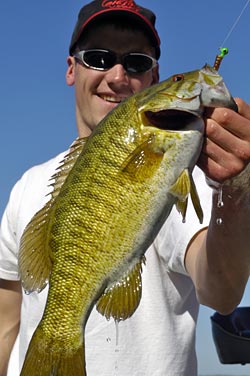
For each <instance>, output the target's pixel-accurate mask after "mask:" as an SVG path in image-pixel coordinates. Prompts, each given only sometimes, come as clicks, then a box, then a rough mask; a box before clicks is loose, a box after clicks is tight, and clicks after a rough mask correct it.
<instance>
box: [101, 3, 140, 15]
mask: <svg viewBox="0 0 250 376" xmlns="http://www.w3.org/2000/svg"><path fill="white" fill-rule="evenodd" d="M102 7H103V8H126V9H132V10H134V11H135V12H139V10H140V7H138V6H137V5H136V4H135V3H134V1H133V0H103V2H102Z"/></svg>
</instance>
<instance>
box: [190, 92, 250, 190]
mask: <svg viewBox="0 0 250 376" xmlns="http://www.w3.org/2000/svg"><path fill="white" fill-rule="evenodd" d="M235 101H236V103H237V105H238V113H236V112H234V111H233V110H230V109H227V108H215V109H210V110H209V111H207V113H206V114H205V140H204V145H203V148H202V152H201V155H200V158H199V160H198V163H197V164H198V166H199V167H200V168H201V169H202V170H203V171H204V173H205V175H206V176H207V177H209V178H210V179H212V180H215V181H217V182H220V183H222V182H224V181H225V180H226V179H229V178H232V177H233V176H236V175H238V174H239V173H240V172H241V171H242V170H243V169H244V168H245V167H246V165H247V164H248V163H249V162H250V105H248V104H247V103H245V102H244V101H243V100H242V99H239V98H237V99H235Z"/></svg>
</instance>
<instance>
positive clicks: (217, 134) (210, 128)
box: [204, 119, 250, 161]
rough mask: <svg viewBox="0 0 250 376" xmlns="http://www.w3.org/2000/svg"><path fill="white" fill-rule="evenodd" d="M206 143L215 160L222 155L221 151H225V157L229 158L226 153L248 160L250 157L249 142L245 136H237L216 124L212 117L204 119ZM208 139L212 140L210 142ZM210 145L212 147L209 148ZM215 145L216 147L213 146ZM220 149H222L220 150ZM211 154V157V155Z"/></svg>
mask: <svg viewBox="0 0 250 376" xmlns="http://www.w3.org/2000/svg"><path fill="white" fill-rule="evenodd" d="M205 127H206V143H205V144H204V145H207V147H208V149H209V151H207V152H208V153H209V152H210V153H212V154H213V155H217V154H218V155H217V158H216V159H217V160H218V159H219V158H222V157H223V151H224V152H227V153H224V154H226V157H228V158H229V156H228V154H232V155H233V156H235V157H237V158H240V159H242V160H244V161H249V157H250V143H249V141H248V140H247V139H246V138H239V136H238V135H237V136H236V135H235V134H234V133H232V132H230V131H229V130H228V128H227V127H226V128H224V127H223V126H221V124H218V123H217V122H215V121H214V120H212V119H207V120H206V125H205ZM209 141H212V143H210V142H209ZM211 145H213V149H216V150H211ZM215 146H217V148H216V147H215ZM220 149H222V150H221V151H220ZM212 154H211V157H212Z"/></svg>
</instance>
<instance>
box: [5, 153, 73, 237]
mask: <svg viewBox="0 0 250 376" xmlns="http://www.w3.org/2000/svg"><path fill="white" fill-rule="evenodd" d="M65 154H66V152H63V153H60V154H59V155H57V156H56V157H54V158H52V159H50V160H48V161H47V162H45V163H41V164H39V165H36V166H33V167H31V168H30V169H28V170H27V171H26V172H25V173H24V174H23V175H22V177H21V178H20V179H19V180H18V181H17V183H16V184H15V185H14V187H13V189H12V191H11V194H10V198H9V202H8V204H7V207H6V211H5V215H6V216H7V218H8V220H9V222H11V223H13V224H15V233H16V234H17V236H18V237H20V236H21V233H22V231H23V229H24V227H25V225H26V224H27V223H28V222H29V220H30V219H31V218H32V217H33V215H34V214H35V213H36V212H37V211H38V210H40V209H41V208H42V207H43V206H44V205H45V203H46V202H47V201H48V200H49V198H50V195H49V193H50V192H51V190H52V188H51V186H50V184H51V181H50V179H51V177H52V175H53V174H54V173H55V171H56V169H57V167H58V166H59V165H60V162H61V161H62V160H63V157H64V155H65Z"/></svg>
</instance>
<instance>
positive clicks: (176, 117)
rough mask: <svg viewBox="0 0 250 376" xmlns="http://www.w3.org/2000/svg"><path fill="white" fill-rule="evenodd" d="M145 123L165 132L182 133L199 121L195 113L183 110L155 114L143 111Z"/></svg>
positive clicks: (170, 110) (169, 110) (163, 111)
mask: <svg viewBox="0 0 250 376" xmlns="http://www.w3.org/2000/svg"><path fill="white" fill-rule="evenodd" d="M144 116H146V118H147V121H148V122H149V123H150V124H151V125H152V126H154V127H156V128H159V129H162V130H166V131H182V130H186V129H187V128H190V126H191V125H192V124H194V123H195V122H197V119H201V117H200V115H199V114H198V113H196V112H192V111H188V110H183V109H178V108H174V109H172V108H171V109H165V110H160V111H157V112H154V111H150V110H149V111H145V112H144Z"/></svg>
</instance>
